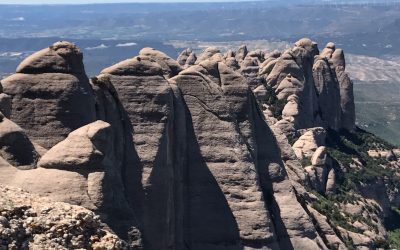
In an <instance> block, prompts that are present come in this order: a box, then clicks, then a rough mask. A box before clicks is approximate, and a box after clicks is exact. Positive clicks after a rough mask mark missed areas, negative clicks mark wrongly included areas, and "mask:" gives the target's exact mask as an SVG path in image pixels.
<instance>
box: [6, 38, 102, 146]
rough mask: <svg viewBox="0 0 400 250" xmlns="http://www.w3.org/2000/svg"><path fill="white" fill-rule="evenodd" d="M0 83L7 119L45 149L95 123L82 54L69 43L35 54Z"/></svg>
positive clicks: (58, 44)
mask: <svg viewBox="0 0 400 250" xmlns="http://www.w3.org/2000/svg"><path fill="white" fill-rule="evenodd" d="M1 84H2V86H3V92H4V93H5V94H7V95H9V96H10V97H11V99H12V100H11V103H12V105H11V106H12V109H11V111H10V119H11V120H12V121H14V122H15V123H17V124H18V125H19V126H21V127H22V128H23V129H24V130H25V131H26V133H27V134H28V136H29V137H30V138H31V139H32V140H34V141H35V142H37V143H38V144H39V145H41V146H43V147H45V148H47V149H48V148H51V147H52V146H54V145H55V144H57V143H58V142H60V141H62V140H63V139H64V138H65V137H66V136H67V135H68V134H69V133H70V132H71V131H73V130H75V129H77V128H79V127H81V126H83V125H86V124H88V123H90V122H93V121H94V120H95V110H94V97H93V93H92V90H91V88H90V85H89V80H88V78H87V76H86V74H85V72H84V66H83V62H82V53H81V52H80V51H79V49H78V48H77V47H76V46H75V45H73V44H71V43H68V42H57V43H55V44H53V45H52V46H50V47H49V48H46V49H43V50H41V51H39V52H36V53H34V54H33V55H31V56H29V57H28V58H26V59H25V60H24V61H23V62H22V63H21V64H20V65H19V66H18V68H17V71H16V74H14V75H12V76H10V77H8V78H6V79H3V80H2V81H1Z"/></svg>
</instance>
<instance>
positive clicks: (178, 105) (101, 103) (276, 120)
mask: <svg viewBox="0 0 400 250" xmlns="http://www.w3.org/2000/svg"><path fill="white" fill-rule="evenodd" d="M1 86H2V88H1V94H0V111H1V113H0V156H1V157H0V160H1V162H0V183H1V184H2V185H8V186H13V187H18V188H22V189H24V190H26V191H29V192H31V193H34V194H35V195H39V196H41V197H45V198H46V199H48V200H50V201H53V202H65V203H68V204H72V205H78V206H83V207H85V208H87V209H90V210H91V211H93V212H94V213H95V214H97V215H98V217H96V219H93V218H94V217H91V216H92V214H91V212H88V211H86V210H85V214H83V215H81V213H79V214H78V215H79V216H81V217H82V216H83V218H86V217H88V216H89V217H90V218H92V219H91V221H89V222H90V223H89V222H88V223H89V226H88V230H87V231H88V234H87V232H86V231H85V232H81V233H82V235H83V237H89V236H90V237H89V238H82V239H78V238H79V237H78V236H69V235H67V236H66V237H64V236H60V235H58V233H54V236H52V235H53V234H51V233H47V234H43V232H47V231H49V230H50V229H51V227H50V228H49V229H48V228H41V229H40V230H39V231H40V232H39V231H35V230H32V231H31V232H30V234H29V235H28V234H27V235H25V236H24V237H25V238H24V239H23V240H19V239H14V238H12V239H11V238H7V237H5V236H4V232H5V231H4V230H5V229H2V225H3V228H4V223H6V224H7V223H8V222H4V223H3V222H2V221H1V220H4V219H3V217H4V216H3V217H0V239H2V241H0V248H1V247H5V248H7V247H9V248H11V249H12V248H13V247H14V245H15V244H28V245H29V246H36V247H37V246H38V245H37V244H39V243H40V242H41V240H42V239H43V242H44V243H43V245H41V246H40V245H39V247H42V248H47V247H53V246H55V247H58V246H60V247H61V248H62V247H65V248H70V247H71V246H72V247H75V245H76V247H77V248H93V249H129V248H130V249H199V250H200V249H328V248H332V247H334V248H340V249H345V245H344V243H343V238H342V237H338V234H337V231H336V230H334V229H332V227H331V226H330V224H329V223H327V222H326V221H324V220H323V218H322V217H321V216H322V215H321V214H319V213H318V212H317V211H315V210H313V209H312V208H311V207H309V206H307V205H306V203H305V201H304V200H302V199H301V198H300V197H309V199H313V197H314V196H313V195H311V194H309V193H308V191H306V188H305V187H306V186H309V187H311V188H313V189H315V190H317V191H318V192H319V193H329V192H334V190H335V180H336V177H335V174H337V173H336V172H335V171H336V170H335V169H336V167H335V164H334V161H333V159H331V158H330V156H329V154H328V153H327V151H326V148H325V147H324V146H325V144H324V143H325V136H326V131H327V130H330V129H332V130H336V131H339V130H341V129H345V130H349V131H351V130H353V129H354V128H355V112H354V99H353V86H352V82H351V80H350V79H349V77H348V75H347V73H346V72H345V60H344V54H343V51H342V50H341V49H338V48H336V47H335V45H334V44H333V43H329V44H328V45H327V46H326V48H325V49H323V51H322V52H321V53H319V51H318V47H317V45H316V44H315V43H314V42H312V41H311V40H309V39H301V40H300V41H298V42H296V43H295V45H294V47H293V48H291V49H289V50H287V51H285V52H283V53H279V52H266V51H261V50H256V51H248V49H247V48H246V46H242V47H240V48H239V49H238V50H237V51H227V52H226V53H225V54H223V53H221V51H219V50H218V49H216V48H207V49H205V50H204V52H203V53H201V54H200V55H198V56H196V55H195V53H194V52H193V51H191V50H190V49H186V50H184V51H183V52H182V53H181V54H180V55H179V58H178V59H177V60H173V59H171V58H170V57H169V56H167V55H166V54H164V53H162V52H160V51H157V50H154V49H152V48H144V49H142V50H141V51H140V52H139V55H137V56H136V57H133V58H130V59H127V60H125V61H122V62H119V63H117V64H115V65H112V66H110V67H108V68H106V69H103V70H102V71H101V72H100V74H99V75H98V76H96V77H93V78H92V79H90V80H89V79H88V77H87V76H86V74H85V70H84V66H83V63H82V53H81V52H80V50H79V49H78V48H77V47H76V46H75V45H73V44H71V43H69V42H57V43H55V44H53V45H52V46H50V47H49V48H46V49H44V50H41V51H39V52H37V53H34V54H33V55H31V56H29V57H28V58H26V59H25V60H24V61H23V62H22V63H21V64H20V65H19V66H18V68H17V70H16V73H15V74H14V75H11V76H9V77H7V78H6V79H3V80H1ZM293 140H294V141H296V142H295V143H294V145H293V147H292V145H291V144H293V143H291V141H293ZM303 159H310V164H308V165H309V166H302V164H301V161H302V160H303ZM18 192H19V191H18ZM314 198H315V197H314ZM57 204H58V203H57ZM27 206H28V207H27V208H26V209H28V210H32V209H36V208H35V205H32V204H29V205H27ZM57 206H59V205H57ZM62 206H63V208H62V209H63V210H66V209H65V208H64V207H65V206H67V205H64V203H63V205H62ZM0 209H1V207H0ZM24 209H25V208H24ZM57 209H58V208H57ZM60 209H61V208H60ZM71 209H72V207H71ZM73 209H75V208H73ZM67 210H68V211H69V209H67ZM10 211H11V210H10ZM10 211H6V212H5V213H4V214H5V215H6V217H7V220H9V219H10V218H11V217H10V216H14V215H13V214H12V213H14V214H15V213H17V212H12V211H11V212H10ZM24 211H25V210H24ZM0 212H1V210H0ZM18 213H22V212H18ZM23 213H25V212H23ZM0 215H1V214H0ZM78 215H75V213H72V215H71V213H69V215H68V216H69V217H68V220H70V219H71V220H72V219H74V220H77V219H76V218H75V217H76V216H78ZM23 216H25V215H23ZM26 216H28V215H26ZM71 216H72V217H71ZM89 217H88V218H89ZM23 218H24V219H23V220H24V222H23V223H22V222H21V223H19V222H18V223H19V224H18V223H17V222H15V223H17V224H18V227H21V228H23V230H25V231H26V230H28V229H29V228H28V227H31V226H30V225H31V224H32V223H34V222H35V221H36V220H37V219H35V218H33V219H32V220H31V219H29V221H30V222H29V223H28V222H27V220H28V219H25V217H23ZM79 218H80V217H79ZM316 218H317V219H319V220H320V221H318V220H317V219H316ZM321 218H322V219H321ZM16 220H18V219H16ZM85 220H86V219H85ZM100 220H101V221H102V222H104V224H103V226H104V227H105V228H107V229H109V230H110V231H112V232H113V233H115V235H118V236H119V237H121V238H122V239H123V240H119V239H117V238H116V237H117V236H115V235H114V234H110V236H107V234H105V233H104V232H100V231H96V230H100V229H93V228H98V227H100V224H99V223H100ZM2 223H3V224H2ZM51 223H52V224H51V225H54V227H57V228H64V227H66V226H65V225H64V224H63V223H61V222H60V223H59V222H58V221H57V222H51ZM76 223H78V222H76ZM81 223H86V222H85V221H83V222H81ZM93 223H95V225H93ZM96 223H97V224H96ZM321 223H322V224H321ZM45 224H46V223H45ZM7 225H8V224H7ZM321 225H322V226H324V227H323V228H322V229H323V230H321ZM2 230H3V231H2ZM21 230H22V229H21ZM63 230H64V229H63ZM71 230H72V229H71ZM74 230H75V229H74ZM76 230H77V229H76ZM93 230H94V231H93ZM6 231H7V230H6ZM7 232H8V231H7ZM56 232H58V231H57V230H56ZM89 233H90V234H89ZM66 234H68V233H67V232H66ZM10 237H11V236H10ZM12 237H14V236H12ZM54 237H55V238H57V239H58V238H60V237H61V238H60V240H54V239H53V238H54ZM77 237H78V238H77ZM104 237H109V240H110V241H111V242H112V243H110V245H108V246H107V245H106V244H105V243H104V244H103V243H102V244H103V245H101V246H98V245H99V244H100V243H99V242H102V241H103V239H104ZM48 244H53V245H48ZM54 244H59V245H54ZM60 244H61V245H60ZM19 246H21V245H17V248H18V247H19Z"/></svg>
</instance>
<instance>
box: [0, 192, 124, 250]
mask: <svg viewBox="0 0 400 250" xmlns="http://www.w3.org/2000/svg"><path fill="white" fill-rule="evenodd" d="M0 248H1V249H129V245H128V243H127V242H125V241H124V240H121V239H120V238H119V237H117V236H116V235H115V234H113V233H112V232H110V231H109V230H107V228H106V227H105V225H104V224H103V223H102V221H101V220H100V217H99V216H98V215H96V214H94V213H93V212H92V211H90V210H87V209H85V208H83V207H80V206H74V205H70V204H67V203H62V202H54V201H52V200H49V199H45V198H42V197H39V196H37V195H34V194H30V193H28V192H25V191H23V190H21V189H18V188H12V187H6V186H3V185H0Z"/></svg>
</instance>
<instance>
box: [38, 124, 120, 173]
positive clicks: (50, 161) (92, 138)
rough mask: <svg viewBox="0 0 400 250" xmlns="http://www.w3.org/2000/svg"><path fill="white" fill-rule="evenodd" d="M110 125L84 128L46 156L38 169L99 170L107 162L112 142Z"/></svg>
mask: <svg viewBox="0 0 400 250" xmlns="http://www.w3.org/2000/svg"><path fill="white" fill-rule="evenodd" d="M112 136H113V135H112V131H111V126H110V124H108V123H106V122H103V121H96V122H94V123H91V124H89V125H86V126H83V127H81V128H79V129H77V130H75V131H73V132H71V133H70V134H69V135H68V137H67V138H66V139H65V140H64V141H61V142H59V143H58V144H57V145H55V146H54V147H52V148H51V149H50V150H49V151H47V152H46V154H44V155H43V156H42V157H41V159H40V161H39V163H38V167H42V168H53V169H62V170H74V169H81V170H98V169H103V168H104V165H103V164H106V162H107V159H105V157H106V156H107V154H109V151H110V146H111V145H110V144H108V141H112V140H113V138H112Z"/></svg>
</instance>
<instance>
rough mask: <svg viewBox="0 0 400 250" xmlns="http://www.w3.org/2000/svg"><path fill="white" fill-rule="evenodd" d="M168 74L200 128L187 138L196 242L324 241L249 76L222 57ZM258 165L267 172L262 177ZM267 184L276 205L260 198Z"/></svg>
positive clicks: (264, 244) (283, 244)
mask: <svg viewBox="0 0 400 250" xmlns="http://www.w3.org/2000/svg"><path fill="white" fill-rule="evenodd" d="M216 68H217V69H218V70H215V69H216ZM170 82H172V83H174V84H176V85H177V86H178V87H179V88H180V90H181V91H182V95H183V97H184V100H185V102H186V104H187V106H188V110H189V112H190V114H191V121H192V125H189V127H188V129H190V130H188V132H190V131H193V132H191V133H194V134H193V135H190V134H189V135H188V136H189V138H192V139H191V140H189V143H188V145H187V150H188V152H189V154H188V156H189V158H188V162H191V164H190V165H189V169H188V174H189V176H188V185H189V188H188V189H189V193H188V199H189V201H188V202H189V204H190V205H189V206H190V207H191V208H192V210H191V212H190V214H189V216H190V217H189V218H188V219H189V220H190V221H191V222H192V226H193V228H192V232H193V238H192V239H191V240H193V243H191V246H192V247H193V248H198V249H206V248H207V249H210V248H216V247H217V246H216V245H215V243H214V242H227V243H225V244H228V245H227V246H229V247H230V248H238V247H245V248H248V249H253V248H279V247H280V248H282V249H285V248H287V247H289V246H293V247H295V248H305V247H310V246H311V247H314V248H316V249H317V248H320V247H321V248H324V244H323V242H322V240H321V239H320V238H319V236H318V235H317V233H316V231H315V229H314V227H313V225H312V223H311V222H310V218H309V217H308V215H307V213H306V212H305V211H304V210H303V209H302V207H301V206H300V204H299V203H298V202H297V200H296V198H295V197H294V193H293V192H292V191H291V190H293V187H292V186H291V185H292V184H291V181H290V180H289V179H288V178H287V173H286V171H285V167H284V164H283V163H282V161H281V158H280V154H279V149H278V146H277V144H276V142H275V140H274V139H272V138H273V134H272V131H271V130H270V129H269V128H268V126H267V124H266V123H265V121H264V119H263V118H262V116H261V113H260V110H259V109H258V107H257V105H256V101H255V98H254V97H253V96H252V95H251V92H250V94H249V90H248V88H247V84H246V83H245V79H244V78H243V77H242V76H241V75H239V74H237V73H235V72H233V71H232V70H231V69H229V68H228V67H227V66H226V65H225V64H223V63H218V62H215V61H209V62H206V61H203V63H201V64H200V65H197V66H193V67H190V68H188V69H186V70H184V71H182V72H181V73H180V74H179V75H178V76H176V77H174V78H172V79H171V80H170ZM210 142H212V144H213V146H212V147H211V146H210ZM244 143H246V145H248V146H245V144H244ZM256 147H257V148H258V149H259V150H258V151H257V152H256V151H253V149H255V148H256ZM216 149H217V150H216ZM260 166H268V167H267V169H266V168H260ZM245 169H246V170H245ZM257 172H258V173H259V176H264V177H266V176H269V178H264V177H261V179H260V180H259V182H258V181H257V178H256V176H257V175H256V174H255V173H257ZM210 177H212V179H215V181H211V182H210V181H209V178H210ZM239 180H240V181H239ZM255 186H259V188H256V189H254V188H250V189H249V187H255ZM268 186H269V188H272V189H269V188H268ZM204 190H207V192H204ZM267 190H271V191H270V192H272V193H271V195H272V198H271V199H273V200H274V201H275V202H276V205H271V202H267V203H264V201H263V200H261V199H260V198H261V197H262V194H263V193H264V195H265V192H268V191H267ZM206 193H207V195H206ZM278 193H279V195H278ZM266 206H267V207H269V209H266ZM278 210H279V212H278ZM224 211H231V213H232V215H233V216H232V215H230V216H226V214H225V212H224ZM249 211H252V212H249ZM271 213H273V215H271ZM260 218H262V219H260ZM273 224H274V225H275V226H273ZM210 229H212V230H210ZM284 235H289V238H286V237H285V236H284ZM275 237H277V238H279V239H281V240H280V241H276V240H275ZM228 242H229V243H228ZM240 242H242V246H241V245H240Z"/></svg>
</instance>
